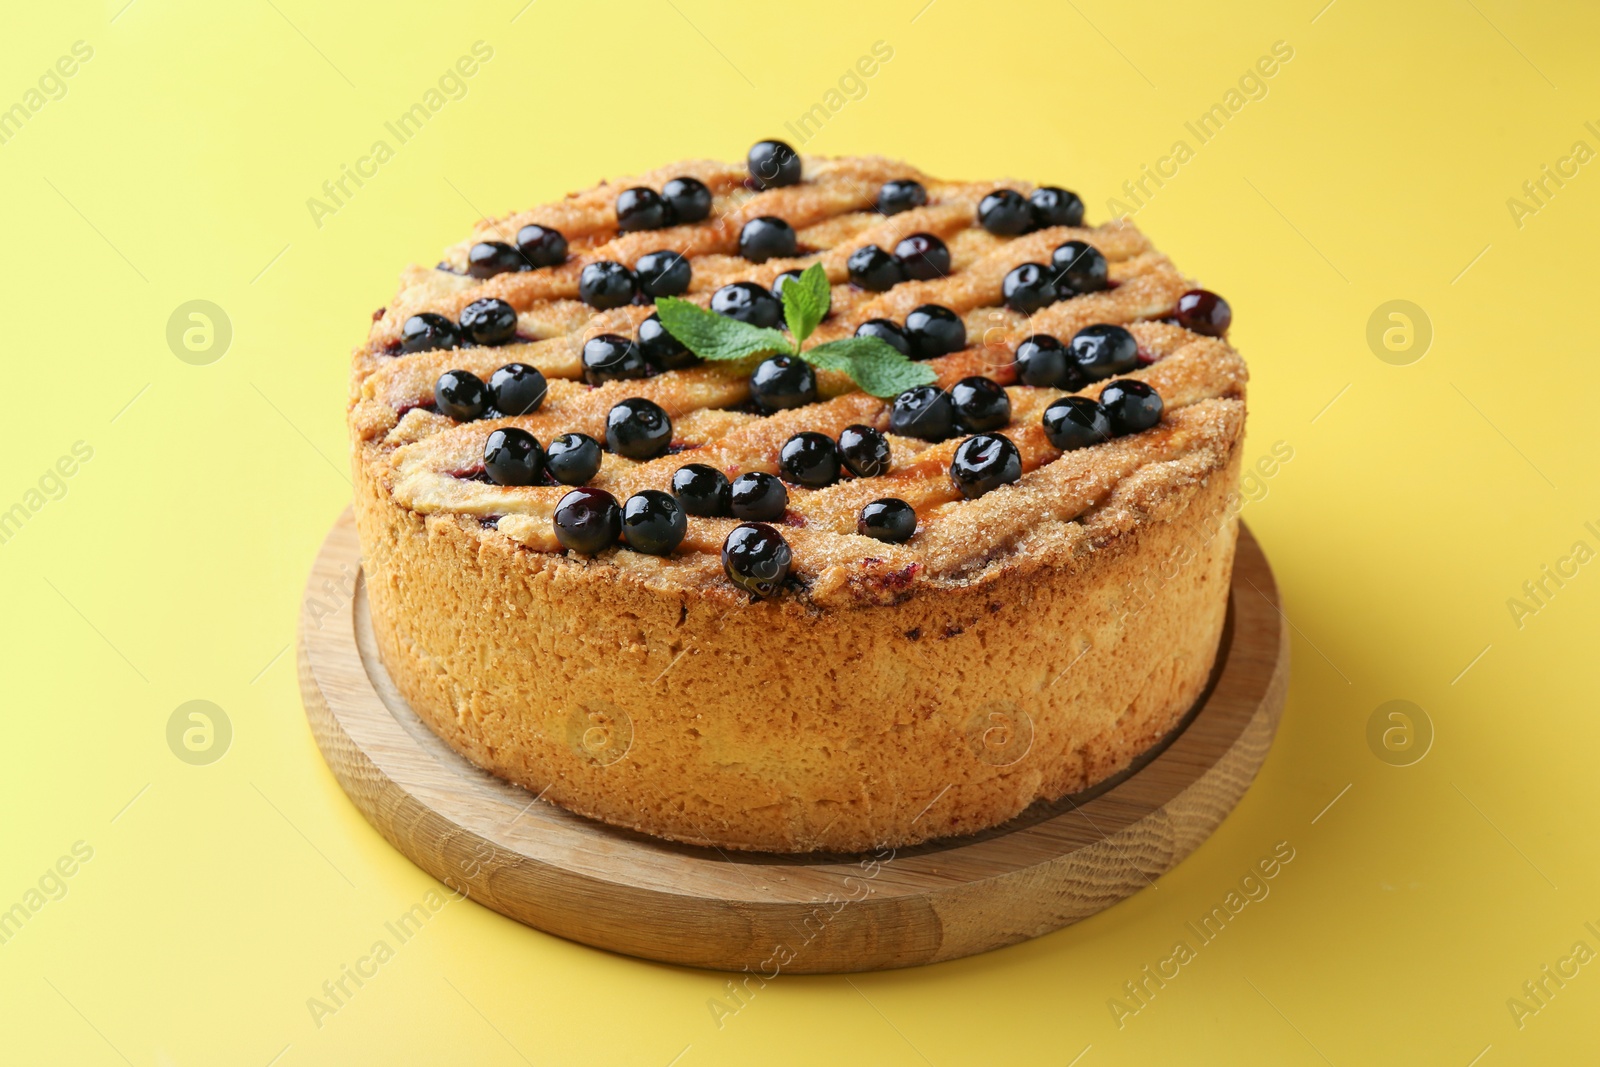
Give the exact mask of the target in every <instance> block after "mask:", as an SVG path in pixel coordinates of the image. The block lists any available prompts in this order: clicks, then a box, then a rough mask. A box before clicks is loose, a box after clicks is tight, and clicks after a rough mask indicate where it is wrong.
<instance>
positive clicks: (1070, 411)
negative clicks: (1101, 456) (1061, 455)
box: [1042, 396, 1111, 452]
mask: <svg viewBox="0 0 1600 1067" xmlns="http://www.w3.org/2000/svg"><path fill="white" fill-rule="evenodd" d="M1042 421H1043V423H1044V435H1045V437H1046V438H1048V439H1049V441H1050V443H1051V444H1052V445H1054V446H1055V447H1056V448H1059V449H1061V451H1063V452H1071V451H1072V450H1073V449H1075V448H1088V447H1089V446H1090V445H1097V444H1100V443H1101V442H1102V441H1109V440H1110V439H1111V423H1110V421H1109V420H1107V418H1106V412H1105V409H1104V408H1102V407H1101V406H1100V405H1099V404H1098V403H1096V402H1095V401H1093V400H1090V399H1089V398H1088V397H1086V396H1064V397H1062V398H1061V399H1060V400H1057V401H1056V402H1055V403H1054V404H1051V405H1050V406H1049V407H1047V408H1045V409H1044V418H1043V420H1042Z"/></svg>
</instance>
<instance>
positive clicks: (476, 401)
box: [433, 370, 489, 422]
mask: <svg viewBox="0 0 1600 1067" xmlns="http://www.w3.org/2000/svg"><path fill="white" fill-rule="evenodd" d="M433 404H434V407H436V408H438V409H439V414H441V415H448V416H450V417H451V418H452V419H455V420H456V421H457V422H471V421H473V420H474V419H481V418H483V416H484V413H485V412H487V411H488V410H489V389H488V387H487V386H485V385H484V384H483V380H482V379H481V378H479V377H478V376H477V375H476V374H473V373H472V372H471V371H464V370H447V371H445V372H444V373H443V374H441V375H439V380H438V381H436V382H434V383H433Z"/></svg>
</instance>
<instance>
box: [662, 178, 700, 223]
mask: <svg viewBox="0 0 1600 1067" xmlns="http://www.w3.org/2000/svg"><path fill="white" fill-rule="evenodd" d="M661 199H663V200H665V201H666V202H667V206H668V207H670V208H671V209H672V213H673V215H674V216H676V218H677V220H678V221H679V222H680V223H685V222H700V221H701V220H702V219H705V218H706V217H707V216H709V215H710V214H711V190H710V189H707V188H706V183H705V182H703V181H701V180H700V179H699V178H674V179H672V180H671V181H669V182H668V183H667V184H665V185H663V186H662V187H661Z"/></svg>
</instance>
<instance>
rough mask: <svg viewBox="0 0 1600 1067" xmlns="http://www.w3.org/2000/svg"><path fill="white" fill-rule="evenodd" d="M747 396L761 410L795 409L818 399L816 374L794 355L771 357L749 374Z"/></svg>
mask: <svg viewBox="0 0 1600 1067" xmlns="http://www.w3.org/2000/svg"><path fill="white" fill-rule="evenodd" d="M750 397H751V399H752V400H754V401H755V402H756V404H757V405H759V406H760V408H761V410H763V411H782V410H784V409H785V408H797V407H800V406H801V405H802V404H809V403H811V402H812V401H814V400H816V399H817V373H816V371H814V370H812V369H811V364H809V363H807V362H806V361H805V360H803V359H800V358H798V357H796V356H772V357H769V358H767V359H764V360H762V361H761V362H760V363H759V364H757V365H756V369H755V370H754V371H752V372H751V374H750Z"/></svg>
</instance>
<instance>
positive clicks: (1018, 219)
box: [978, 189, 1034, 237]
mask: <svg viewBox="0 0 1600 1067" xmlns="http://www.w3.org/2000/svg"><path fill="white" fill-rule="evenodd" d="M1033 221H1034V216H1033V205H1032V204H1030V203H1028V201H1027V200H1026V199H1025V198H1024V197H1023V195H1022V194H1021V193H1019V192H1017V191H1016V190H1015V189H996V190H995V191H994V192H992V193H990V194H989V195H988V196H986V197H984V198H983V199H982V200H980V201H979V202H978V225H980V226H982V227H983V228H984V229H986V230H988V231H989V232H990V233H992V234H994V235H995V236H996V237H1015V236H1017V234H1019V233H1027V232H1028V231H1029V230H1031V229H1033Z"/></svg>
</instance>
